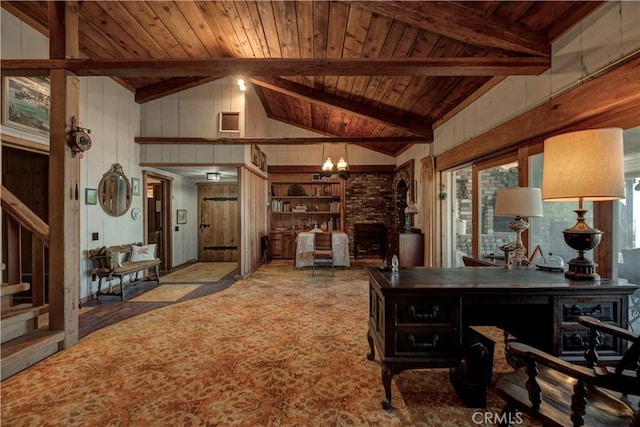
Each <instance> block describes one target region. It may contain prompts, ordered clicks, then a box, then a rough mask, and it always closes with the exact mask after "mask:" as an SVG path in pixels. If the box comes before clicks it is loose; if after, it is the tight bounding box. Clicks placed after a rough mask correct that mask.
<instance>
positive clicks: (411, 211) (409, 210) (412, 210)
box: [403, 202, 418, 233]
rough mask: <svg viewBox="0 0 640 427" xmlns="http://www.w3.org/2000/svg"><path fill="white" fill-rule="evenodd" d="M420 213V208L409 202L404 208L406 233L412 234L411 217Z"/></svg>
mask: <svg viewBox="0 0 640 427" xmlns="http://www.w3.org/2000/svg"><path fill="white" fill-rule="evenodd" d="M417 213H418V208H416V205H415V204H414V203H413V202H409V203H408V204H407V207H406V208H404V230H403V231H404V232H405V233H411V217H412V216H413V215H415V214H417Z"/></svg>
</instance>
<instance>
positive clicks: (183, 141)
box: [135, 136, 432, 145]
mask: <svg viewBox="0 0 640 427" xmlns="http://www.w3.org/2000/svg"><path fill="white" fill-rule="evenodd" d="M135 142H136V143H138V144H172V145H244V144H258V145H309V144H325V143H326V144H334V143H341V144H369V145H387V144H429V143H431V142H432V141H429V140H428V139H427V138H424V137H406V136H403V137H399V136H377V137H354V138H339V137H331V138H200V137H175V138H174V137H164V136H137V137H136V138H135Z"/></svg>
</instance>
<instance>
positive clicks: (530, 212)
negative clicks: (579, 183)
mask: <svg viewBox="0 0 640 427" xmlns="http://www.w3.org/2000/svg"><path fill="white" fill-rule="evenodd" d="M493 213H494V215H497V216H515V217H516V218H515V220H513V221H511V222H510V223H509V228H510V229H512V230H513V231H515V232H516V235H517V237H516V242H515V250H514V254H513V257H512V258H511V266H512V267H525V266H528V265H529V258H527V256H526V254H527V250H526V248H525V247H524V245H523V244H522V232H523V231H525V230H527V229H528V228H529V223H528V222H527V221H525V220H524V219H522V217H526V218H528V217H534V216H537V217H540V216H542V197H541V193H540V189H539V188H531V187H510V188H501V189H499V190H498V192H497V194H496V208H495V211H494V212H493Z"/></svg>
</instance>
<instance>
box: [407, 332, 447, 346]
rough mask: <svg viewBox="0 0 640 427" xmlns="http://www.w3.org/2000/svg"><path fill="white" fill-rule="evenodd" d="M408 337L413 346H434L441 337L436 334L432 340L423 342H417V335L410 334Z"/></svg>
mask: <svg viewBox="0 0 640 427" xmlns="http://www.w3.org/2000/svg"><path fill="white" fill-rule="evenodd" d="M407 339H408V340H409V341H410V342H411V346H412V347H413V348H434V347H435V346H436V345H437V344H438V340H439V339H440V337H438V336H437V335H434V336H433V338H432V339H431V342H423V343H420V342H419V343H417V342H416V337H414V336H413V335H409V337H408V338H407Z"/></svg>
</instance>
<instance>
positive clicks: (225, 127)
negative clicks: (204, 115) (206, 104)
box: [218, 112, 240, 132]
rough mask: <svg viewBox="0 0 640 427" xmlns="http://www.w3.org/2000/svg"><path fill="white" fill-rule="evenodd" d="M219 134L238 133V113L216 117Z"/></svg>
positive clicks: (222, 114)
mask: <svg viewBox="0 0 640 427" xmlns="http://www.w3.org/2000/svg"><path fill="white" fill-rule="evenodd" d="M218 123H219V125H220V126H219V130H220V132H240V113H235V112H226V113H224V112H222V113H220V115H219V117H218Z"/></svg>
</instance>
